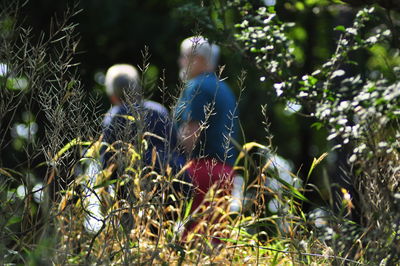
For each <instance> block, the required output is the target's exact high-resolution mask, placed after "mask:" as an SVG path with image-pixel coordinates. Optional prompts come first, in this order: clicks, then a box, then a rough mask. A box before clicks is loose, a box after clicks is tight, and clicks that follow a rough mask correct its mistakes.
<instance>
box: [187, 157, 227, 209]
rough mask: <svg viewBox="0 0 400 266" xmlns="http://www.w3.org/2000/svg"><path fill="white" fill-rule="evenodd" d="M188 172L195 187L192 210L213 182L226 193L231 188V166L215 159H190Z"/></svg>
mask: <svg viewBox="0 0 400 266" xmlns="http://www.w3.org/2000/svg"><path fill="white" fill-rule="evenodd" d="M188 172H189V175H190V176H191V178H192V181H193V185H194V187H195V190H194V197H193V203H192V208H191V211H192V212H193V211H194V210H195V209H196V208H197V207H199V206H200V204H201V203H202V202H203V200H204V196H205V195H206V193H207V192H208V191H209V190H210V188H211V186H213V185H214V184H216V186H217V187H216V188H217V189H223V190H224V192H225V193H226V194H229V193H230V191H231V189H232V181H233V168H232V167H231V166H229V165H226V164H223V163H221V162H219V161H217V160H215V159H197V160H192V162H191V166H190V167H189V168H188Z"/></svg>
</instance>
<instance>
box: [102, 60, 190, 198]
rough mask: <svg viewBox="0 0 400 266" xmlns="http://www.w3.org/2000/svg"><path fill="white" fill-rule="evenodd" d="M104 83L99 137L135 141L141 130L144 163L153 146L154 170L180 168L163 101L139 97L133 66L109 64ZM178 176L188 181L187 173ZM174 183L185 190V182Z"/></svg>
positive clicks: (180, 159) (172, 128)
mask: <svg viewBox="0 0 400 266" xmlns="http://www.w3.org/2000/svg"><path fill="white" fill-rule="evenodd" d="M105 86H106V92H107V95H108V97H109V99H110V102H111V104H112V106H111V108H110V109H109V111H108V112H107V113H106V114H105V117H104V120H103V123H102V128H103V141H105V142H107V143H109V144H113V143H115V142H116V141H119V140H122V141H126V142H130V143H137V144H138V143H140V141H141V140H138V133H139V131H140V130H141V133H142V136H145V139H146V140H147V142H148V147H147V150H146V151H145V152H144V154H143V162H144V164H145V165H152V163H153V156H152V154H153V150H154V149H155V151H156V154H157V156H156V164H155V170H156V171H157V172H158V173H165V172H164V171H165V170H166V169H167V165H169V166H170V167H171V168H172V170H173V173H177V172H178V171H180V169H181V168H182V167H183V166H184V164H185V158H184V156H182V155H181V154H180V153H179V152H178V150H177V149H176V147H177V130H176V127H175V125H174V124H173V123H172V119H171V118H170V116H169V112H168V110H167V109H166V108H165V107H164V106H163V105H161V104H160V103H157V102H154V101H150V100H145V99H143V92H142V87H141V85H140V77H139V73H138V71H137V70H136V68H135V67H133V66H132V65H129V64H117V65H113V66H111V67H110V68H109V69H108V70H107V73H106V77H105ZM132 118H133V119H132ZM148 133H150V134H148ZM138 141H139V142H138ZM109 159H110V156H107V155H106V156H105V161H106V163H107V160H109ZM182 178H183V179H184V181H186V182H191V180H190V179H189V178H188V176H187V175H183V177H182ZM174 187H175V189H178V188H180V190H181V191H183V192H184V193H189V187H188V186H186V185H183V186H182V185H180V184H178V183H176V184H174Z"/></svg>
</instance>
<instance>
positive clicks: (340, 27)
mask: <svg viewBox="0 0 400 266" xmlns="http://www.w3.org/2000/svg"><path fill="white" fill-rule="evenodd" d="M335 30H337V31H341V32H346V28H345V27H344V26H342V25H339V26H337V27H335Z"/></svg>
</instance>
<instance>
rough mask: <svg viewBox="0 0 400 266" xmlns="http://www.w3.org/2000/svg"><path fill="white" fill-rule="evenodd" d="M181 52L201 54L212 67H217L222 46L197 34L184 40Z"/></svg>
mask: <svg viewBox="0 0 400 266" xmlns="http://www.w3.org/2000/svg"><path fill="white" fill-rule="evenodd" d="M181 52H185V53H191V54H194V55H201V56H203V57H204V58H205V59H206V60H207V63H208V65H209V66H210V67H211V68H212V69H214V70H215V69H216V68H217V65H218V59H219V53H220V48H219V46H218V45H216V44H213V43H210V42H209V41H208V40H207V39H206V38H204V37H203V36H200V35H197V36H192V37H189V38H186V39H185V40H183V42H182V44H181Z"/></svg>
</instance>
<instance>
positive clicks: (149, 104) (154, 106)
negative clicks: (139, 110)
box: [143, 100, 169, 116]
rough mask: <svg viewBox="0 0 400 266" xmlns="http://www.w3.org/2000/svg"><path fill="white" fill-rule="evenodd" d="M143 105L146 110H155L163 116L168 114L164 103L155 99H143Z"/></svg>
mask: <svg viewBox="0 0 400 266" xmlns="http://www.w3.org/2000/svg"><path fill="white" fill-rule="evenodd" d="M143 107H144V108H145V109H147V110H151V111H154V112H157V113H159V114H161V115H163V116H168V114H169V113H168V110H167V108H166V107H165V106H164V105H162V104H161V103H158V102H155V101H151V100H145V101H143Z"/></svg>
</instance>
